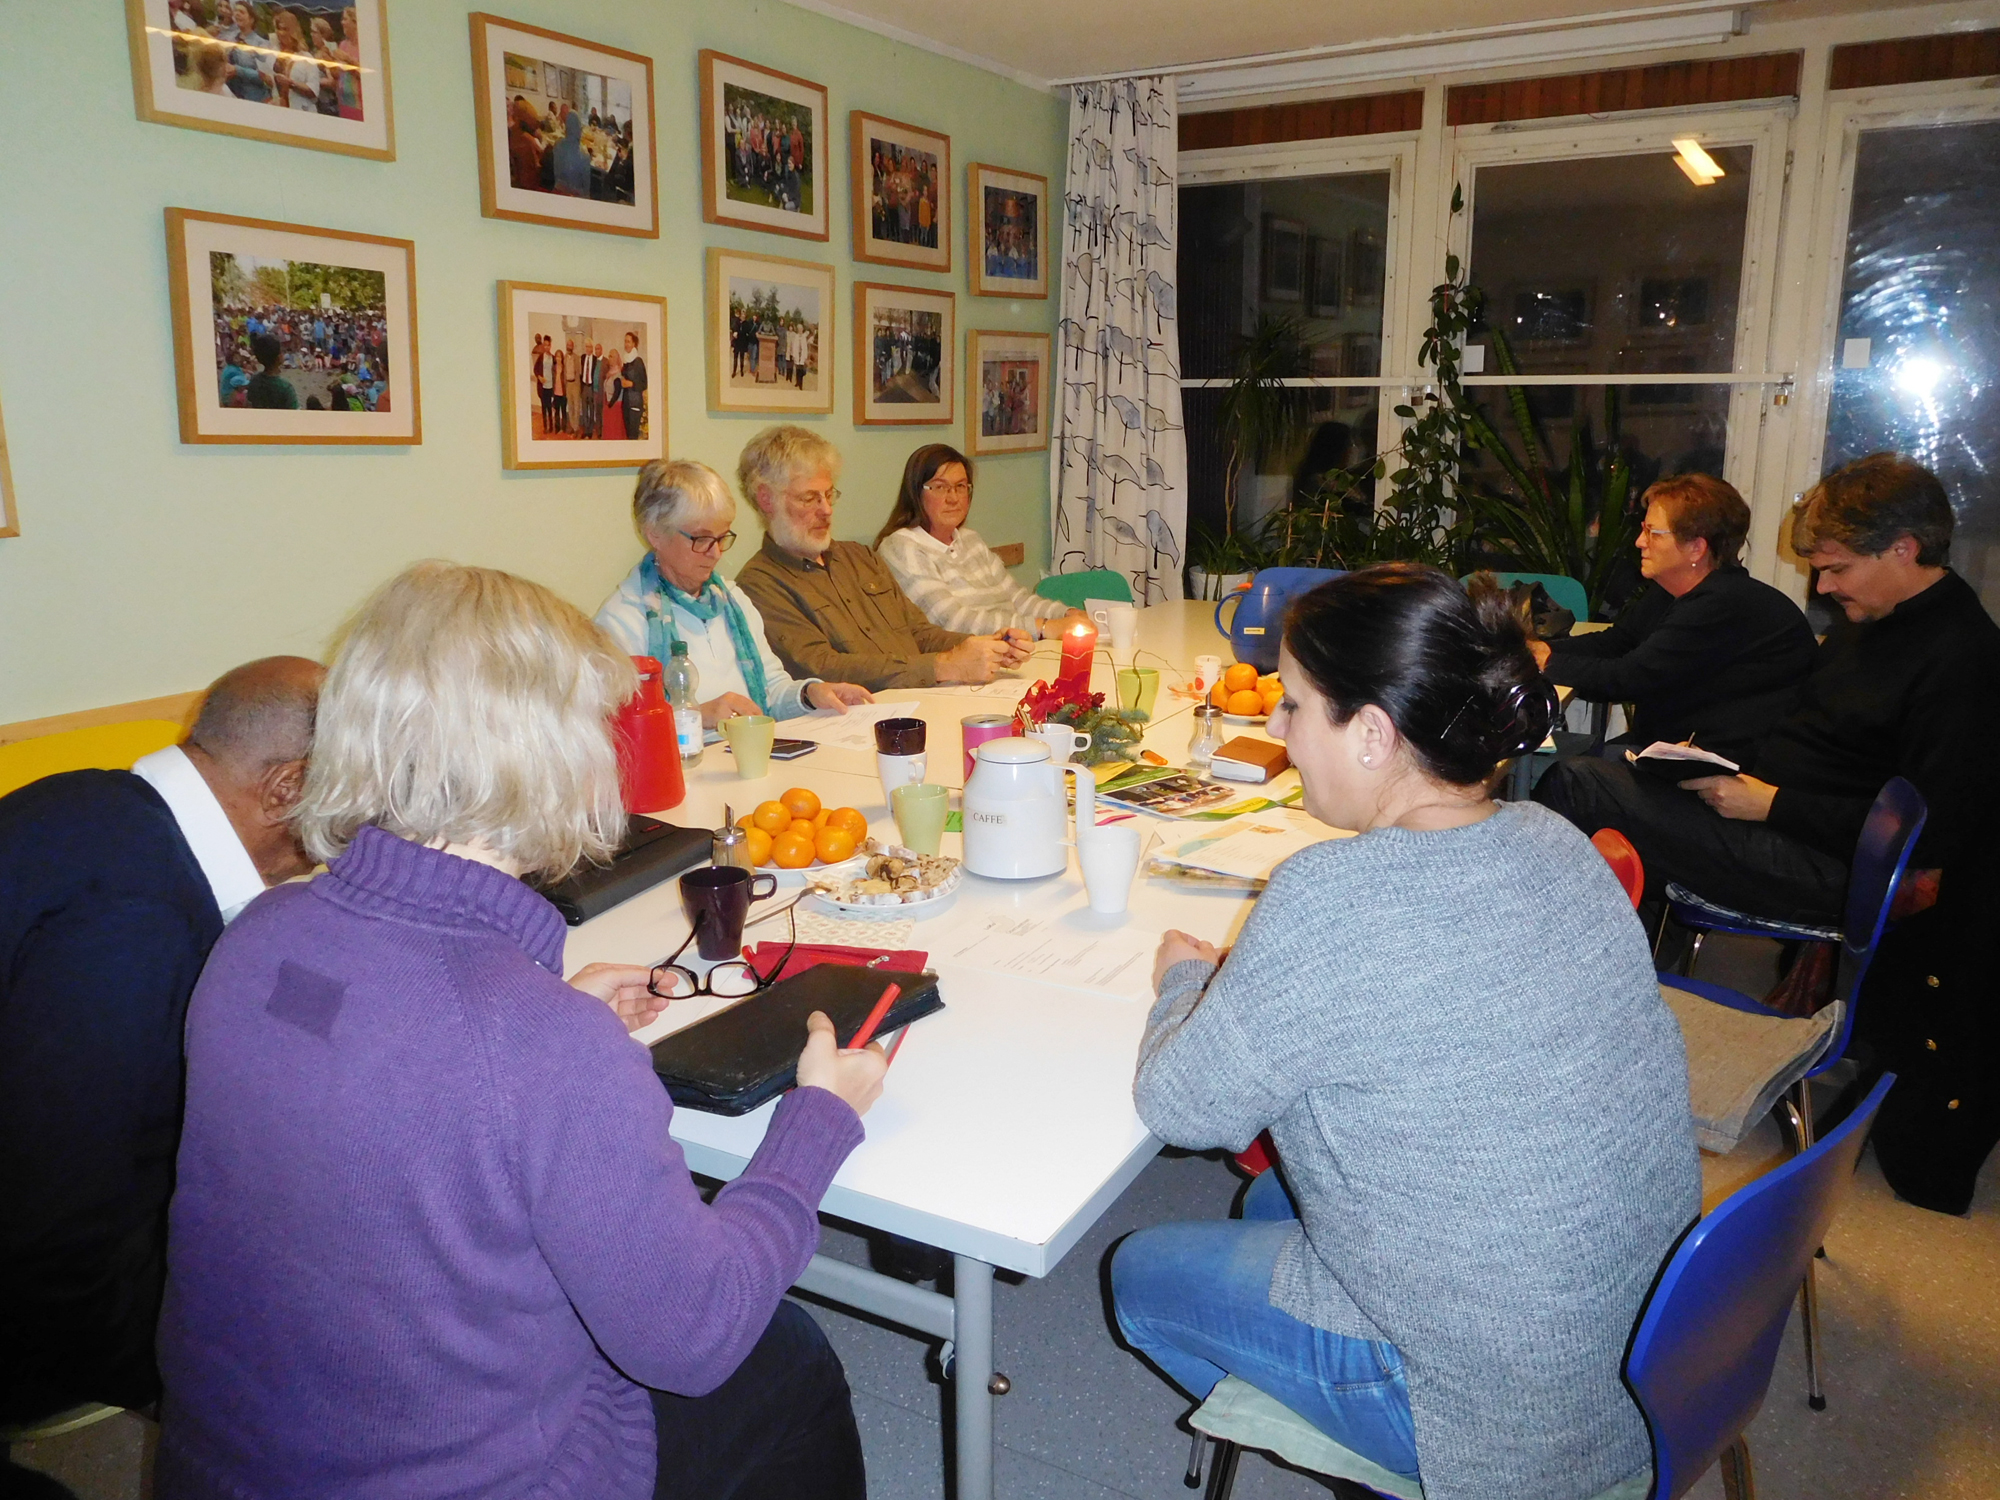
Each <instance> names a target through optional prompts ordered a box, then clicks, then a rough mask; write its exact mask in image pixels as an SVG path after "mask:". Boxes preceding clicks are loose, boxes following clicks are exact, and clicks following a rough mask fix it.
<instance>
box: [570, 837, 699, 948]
mask: <svg viewBox="0 0 2000 1500" xmlns="http://www.w3.org/2000/svg"><path fill="white" fill-rule="evenodd" d="M709 839H710V835H709V831H708V830H707V829H706V828H677V827H675V826H674V825H673V824H672V823H662V822H660V821H659V820H658V819H657V818H648V817H642V816H641V815H640V814H638V813H633V814H632V815H631V816H630V817H629V818H628V819H627V820H626V826H625V842H624V843H622V844H620V845H619V846H618V852H617V853H616V854H614V855H612V856H611V863H610V864H608V865H592V864H581V865H578V866H577V867H576V868H575V869H574V870H572V871H570V872H569V874H567V875H565V876H564V877H563V878H562V879H561V880H556V881H551V882H550V883H549V884H547V885H545V886H542V887H540V889H541V893H542V894H543V895H544V896H547V897H548V898H549V901H550V902H551V903H552V904H553V905H554V906H555V909H556V910H557V911H559V912H561V913H562V915H563V920H564V921H565V922H567V923H569V925H570V926H572V927H574V926H576V925H577V924H578V923H580V922H587V921H589V920H590V919H591V918H592V917H594V916H596V915H597V914H598V913H600V912H607V911H609V910H611V908H612V907H614V906H616V905H618V904H619V903H620V902H623V901H630V900H631V899H632V898H633V897H634V896H636V895H638V894H639V893H640V892H641V891H649V890H651V889H652V888H653V887H654V886H656V885H658V884H659V883H660V882H661V881H663V880H671V879H672V878H673V877H674V876H676V875H678V874H680V873H681V871H683V870H692V869H693V868H694V867H695V866H696V865H698V864H702V863H704V862H705V861H706V860H707V859H708V851H709Z"/></svg>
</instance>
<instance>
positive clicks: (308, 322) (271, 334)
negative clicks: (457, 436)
mask: <svg viewBox="0 0 2000 1500" xmlns="http://www.w3.org/2000/svg"><path fill="white" fill-rule="evenodd" d="M166 223H167V277H168V288H167V289H168V295H169V299H170V301H171V303H172V309H173V324H174V380H175V387H176V392H177V394H178V397H179V404H180V425H181V441H182V442H184V443H313V444H354V443H374V444H388V445H394V446H398V447H406V446H414V445H415V444H417V443H421V442H422V441H423V422H422V418H421V410H422V408H421V405H420V399H419V393H418V389H417V251H416V246H415V245H414V244H413V243H412V242H411V241H409V240H396V239H387V238H384V237H383V236H381V235H373V234H353V233H350V232H348V231H346V230H341V229H317V228H313V227H310V226H308V225H304V224H280V223H276V222H274V221H272V220H269V219H245V218H239V217H237V216H236V215H234V214H210V213H201V212H198V211H196V210H194V209H186V208H170V209H168V210H167V212H166ZM266 341H268V342H266ZM260 348H261V349H262V350H263V351H264V352H263V353H262V354H260V353H259V350H260ZM271 355H275V356H276V358H275V359H272V358H270V357H269V356H271ZM253 372H254V373H253ZM316 407H317V409H315V408H316Z"/></svg>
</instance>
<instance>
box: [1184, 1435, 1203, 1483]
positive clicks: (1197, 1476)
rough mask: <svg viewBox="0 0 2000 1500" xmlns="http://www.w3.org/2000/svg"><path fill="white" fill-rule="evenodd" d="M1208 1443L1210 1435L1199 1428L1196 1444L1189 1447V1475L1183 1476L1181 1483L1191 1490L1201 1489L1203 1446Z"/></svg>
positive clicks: (1195, 1437) (1195, 1438) (1195, 1436)
mask: <svg viewBox="0 0 2000 1500" xmlns="http://www.w3.org/2000/svg"><path fill="white" fill-rule="evenodd" d="M1207 1441H1208V1434H1207V1433H1205V1432H1203V1431H1202V1430H1201V1429H1200V1428H1199V1427H1197V1428H1196V1429H1195V1433H1194V1442H1193V1443H1191V1444H1190V1445H1189V1446H1188V1466H1187V1473H1185V1474H1183V1475H1181V1483H1182V1484H1184V1485H1186V1486H1187V1487H1188V1488H1189V1489H1191V1490H1198V1489H1200V1488H1201V1460H1202V1444H1204V1443H1206V1442H1207Z"/></svg>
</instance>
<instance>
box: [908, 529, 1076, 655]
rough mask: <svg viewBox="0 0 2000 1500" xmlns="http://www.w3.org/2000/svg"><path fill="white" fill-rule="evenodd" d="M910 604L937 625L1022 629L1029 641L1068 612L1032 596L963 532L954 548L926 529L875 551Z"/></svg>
mask: <svg viewBox="0 0 2000 1500" xmlns="http://www.w3.org/2000/svg"><path fill="white" fill-rule="evenodd" d="M875 550H876V551H877V552H878V553H880V554H881V556H882V561H883V562H885V563H887V564H888V565H889V571H890V572H891V573H894V574H895V575H896V582H897V583H899V584H901V585H902V588H903V592H904V593H905V594H907V595H909V597H910V602H911V603H912V604H914V605H916V607H917V608H918V609H920V610H922V611H923V612H924V613H925V614H926V615H928V616H929V617H930V620H931V623H932V624H934V625H942V626H943V627H944V628H945V629H947V630H963V631H964V632H966V633H967V634H968V635H990V634H992V633H993V632H994V631H996V630H1004V629H1006V627H1008V626H1009V625H1018V626H1019V627H1020V628H1021V629H1023V630H1025V631H1027V632H1028V633H1029V634H1030V635H1039V634H1040V631H1039V630H1037V628H1036V627H1037V626H1038V625H1039V624H1040V622H1041V621H1043V620H1053V619H1055V618H1056V616H1058V615H1061V614H1065V613H1067V612H1068V610H1069V606H1068V605H1066V604H1060V603H1058V602H1057V601H1056V600H1054V599H1044V598H1041V597H1040V596H1039V595H1036V594H1032V593H1030V592H1028V590H1026V589H1024V588H1022V587H1021V585H1020V584H1018V583H1016V582H1015V581H1014V579H1013V577H1012V576H1011V575H1010V574H1009V573H1008V572H1007V565H1006V564H1005V563H1003V562H1001V561H1000V559H999V558H997V557H995V556H994V555H993V549H992V548H991V547H989V546H987V545H986V543H984V542H982V541H981V540H980V539H979V533H978V532H976V531H972V530H970V529H968V528H966V527H964V526H961V527H959V528H958V532H957V534H956V535H954V536H953V537H952V539H951V542H950V544H949V545H947V544H946V543H944V542H941V541H939V540H938V539H937V538H936V537H934V536H932V535H931V534H930V533H929V532H928V531H925V530H924V529H923V527H921V526H906V527H904V528H903V529H902V530H901V531H892V532H890V533H889V534H888V535H887V536H885V537H883V538H882V541H881V544H880V545H879V546H877V547H876V549H875Z"/></svg>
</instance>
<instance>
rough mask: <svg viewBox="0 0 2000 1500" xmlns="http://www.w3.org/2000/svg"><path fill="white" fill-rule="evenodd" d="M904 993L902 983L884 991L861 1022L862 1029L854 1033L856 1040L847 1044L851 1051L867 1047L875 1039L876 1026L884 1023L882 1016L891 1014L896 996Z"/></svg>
mask: <svg viewBox="0 0 2000 1500" xmlns="http://www.w3.org/2000/svg"><path fill="white" fill-rule="evenodd" d="M902 993H903V987H902V986H901V985H900V984H892V985H890V986H889V987H888V988H887V989H886V990H884V991H882V998H881V999H880V1000H877V1001H876V1002H875V1008H874V1009H873V1010H871V1011H869V1012H868V1019H867V1020H865V1021H863V1022H862V1023H861V1029H860V1030H859V1031H857V1032H855V1033H854V1040H853V1041H851V1042H849V1043H848V1044H847V1050H848V1051H849V1052H853V1051H856V1050H858V1049H859V1048H862V1047H865V1046H867V1045H868V1043H869V1042H870V1041H871V1040H873V1038H874V1036H875V1028H876V1027H877V1026H880V1025H881V1024H882V1018H883V1017H884V1016H886V1015H888V1014H889V1007H890V1006H892V1005H894V1004H895V1003H896V997H897V996H898V995H900V994H902Z"/></svg>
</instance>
